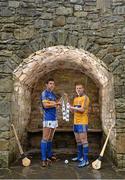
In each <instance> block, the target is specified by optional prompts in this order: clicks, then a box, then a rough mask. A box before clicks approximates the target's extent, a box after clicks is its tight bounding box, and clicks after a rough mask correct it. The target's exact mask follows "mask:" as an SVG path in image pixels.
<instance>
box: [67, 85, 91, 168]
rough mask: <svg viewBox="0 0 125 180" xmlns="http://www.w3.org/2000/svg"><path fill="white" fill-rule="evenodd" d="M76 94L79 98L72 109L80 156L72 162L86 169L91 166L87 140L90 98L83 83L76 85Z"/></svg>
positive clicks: (76, 98) (75, 100) (75, 99)
mask: <svg viewBox="0 0 125 180" xmlns="http://www.w3.org/2000/svg"><path fill="white" fill-rule="evenodd" d="M76 93H77V96H76V97H75V98H74V101H73V106H70V109H71V111H72V112H73V113H74V125H73V130H74V134H75V139H76V142H77V150H78V154H77V157H75V158H73V159H72V160H73V161H79V164H78V167H84V166H86V165H88V164H89V161H88V140H87V130H88V108H89V98H88V96H87V95H86V94H85V92H84V87H83V85H82V84H81V83H77V84H76Z"/></svg>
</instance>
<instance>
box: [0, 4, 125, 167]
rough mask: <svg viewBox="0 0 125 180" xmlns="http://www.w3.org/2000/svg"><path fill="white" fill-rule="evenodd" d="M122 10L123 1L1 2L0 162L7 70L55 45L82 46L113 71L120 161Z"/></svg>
mask: <svg viewBox="0 0 125 180" xmlns="http://www.w3.org/2000/svg"><path fill="white" fill-rule="evenodd" d="M124 14H125V1H124V0H109V1H107V0H67V1H65V0H59V1H58V2H57V1H54V0H52V1H49V0H21V1H16V0H15V1H11V0H9V1H1V2H0V50H1V51H0V154H1V156H0V166H7V164H8V154H9V153H8V152H9V143H8V139H9V136H10V135H9V128H10V122H11V121H12V119H11V94H12V92H13V79H12V72H13V71H14V69H15V68H16V67H17V66H18V65H19V64H20V63H21V62H22V61H23V59H24V58H27V57H28V56H29V55H30V54H31V53H33V52H36V51H38V50H40V49H43V48H45V47H49V46H54V45H64V46H67V45H68V46H73V47H77V48H83V49H85V50H87V51H89V52H91V53H93V54H94V55H95V56H96V57H98V58H100V60H102V61H103V62H104V63H105V64H106V65H107V66H108V68H109V69H110V71H111V72H112V73H113V76H114V96H115V108H116V118H117V119H116V127H117V129H116V132H117V134H116V139H117V144H118V146H117V149H115V151H116V161H117V162H118V167H121V168H122V167H124V166H125V163H124V162H125V148H124V147H125V143H124V142H125V141H124V137H125V128H124V127H125V121H124V120H125V103H124V102H125V26H124V24H125V16H124ZM5 157H6V158H5Z"/></svg>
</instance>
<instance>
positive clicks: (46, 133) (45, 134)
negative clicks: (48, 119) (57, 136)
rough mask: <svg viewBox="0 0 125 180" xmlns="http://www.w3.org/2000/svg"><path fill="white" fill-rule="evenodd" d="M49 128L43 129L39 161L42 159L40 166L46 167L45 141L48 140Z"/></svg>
mask: <svg viewBox="0 0 125 180" xmlns="http://www.w3.org/2000/svg"><path fill="white" fill-rule="evenodd" d="M49 133H50V128H48V127H43V136H42V140H41V146H40V147H41V159H42V166H46V165H47V141H48V138H49Z"/></svg>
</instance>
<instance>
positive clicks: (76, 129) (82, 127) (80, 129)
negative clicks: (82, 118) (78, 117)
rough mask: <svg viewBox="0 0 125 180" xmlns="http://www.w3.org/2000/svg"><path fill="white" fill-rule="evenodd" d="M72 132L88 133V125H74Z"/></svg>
mask: <svg viewBox="0 0 125 180" xmlns="http://www.w3.org/2000/svg"><path fill="white" fill-rule="evenodd" d="M73 131H74V132H75V133H84V132H87V131H88V125H87V124H74V125H73Z"/></svg>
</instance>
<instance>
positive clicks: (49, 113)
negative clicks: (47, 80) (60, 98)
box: [40, 90, 56, 121]
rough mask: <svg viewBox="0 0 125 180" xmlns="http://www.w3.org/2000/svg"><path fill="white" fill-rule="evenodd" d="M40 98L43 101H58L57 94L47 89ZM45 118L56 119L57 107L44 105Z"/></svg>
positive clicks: (47, 119)
mask: <svg viewBox="0 0 125 180" xmlns="http://www.w3.org/2000/svg"><path fill="white" fill-rule="evenodd" d="M40 100H41V101H42V103H43V102H47V101H56V96H55V94H54V93H53V92H52V91H48V90H45V91H43V92H42V94H41V96H40ZM43 120H44V121H56V107H52V108H44V107H43Z"/></svg>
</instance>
